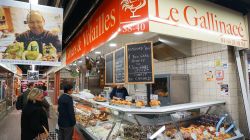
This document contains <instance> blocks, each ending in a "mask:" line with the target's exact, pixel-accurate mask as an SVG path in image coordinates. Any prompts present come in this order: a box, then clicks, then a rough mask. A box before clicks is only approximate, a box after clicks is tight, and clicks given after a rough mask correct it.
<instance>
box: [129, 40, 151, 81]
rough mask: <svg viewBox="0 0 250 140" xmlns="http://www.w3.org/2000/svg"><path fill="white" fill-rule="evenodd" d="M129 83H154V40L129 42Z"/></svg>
mask: <svg viewBox="0 0 250 140" xmlns="http://www.w3.org/2000/svg"><path fill="white" fill-rule="evenodd" d="M126 56H127V57H126V65H127V75H126V76H127V83H130V84H136V83H154V69H153V48H152V42H143V43H135V44H127V46H126Z"/></svg>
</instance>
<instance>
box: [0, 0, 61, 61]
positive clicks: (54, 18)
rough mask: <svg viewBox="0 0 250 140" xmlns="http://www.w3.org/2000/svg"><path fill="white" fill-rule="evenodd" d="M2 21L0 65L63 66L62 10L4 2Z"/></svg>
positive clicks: (23, 3) (0, 13)
mask: <svg viewBox="0 0 250 140" xmlns="http://www.w3.org/2000/svg"><path fill="white" fill-rule="evenodd" d="M0 20H1V24H0V30H1V31H0V36H1V37H0V62H1V63H11V64H24V65H31V64H35V65H47V66H59V65H60V56H61V53H62V27H63V26H62V24H63V9H62V8H54V7H48V6H42V5H33V4H30V3H26V2H18V1H1V2H0ZM37 25H38V26H39V27H40V28H37V27H35V26H37Z"/></svg>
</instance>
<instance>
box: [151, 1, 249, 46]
mask: <svg viewBox="0 0 250 140" xmlns="http://www.w3.org/2000/svg"><path fill="white" fill-rule="evenodd" d="M148 10H149V31H150V32H156V33H161V34H167V35H172V36H177V37H183V38H189V39H197V40H203V41H208V42H214V43H220V44H225V45H232V46H237V47H243V48H248V39H249V38H248V34H247V27H246V26H247V20H246V18H244V17H243V15H242V14H241V13H239V12H236V11H233V10H230V9H227V8H225V7H221V6H219V5H216V4H213V3H210V2H206V1H191V0H190V1H187V0H148Z"/></svg>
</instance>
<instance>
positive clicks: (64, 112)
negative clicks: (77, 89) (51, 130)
mask: <svg viewBox="0 0 250 140" xmlns="http://www.w3.org/2000/svg"><path fill="white" fill-rule="evenodd" d="M58 113H59V116H58V125H59V127H63V128H65V127H73V126H74V125H75V124H76V120H75V111H74V106H73V99H72V97H71V96H70V95H68V94H66V93H64V94H62V95H61V96H60V98H59V100H58Z"/></svg>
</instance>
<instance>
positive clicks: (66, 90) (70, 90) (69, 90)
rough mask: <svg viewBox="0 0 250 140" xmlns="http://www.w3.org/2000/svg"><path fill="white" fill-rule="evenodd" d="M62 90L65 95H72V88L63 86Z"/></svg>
mask: <svg viewBox="0 0 250 140" xmlns="http://www.w3.org/2000/svg"><path fill="white" fill-rule="evenodd" d="M63 89H64V93H67V94H72V93H73V86H72V85H70V84H68V85H65V86H64V88H63Z"/></svg>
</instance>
